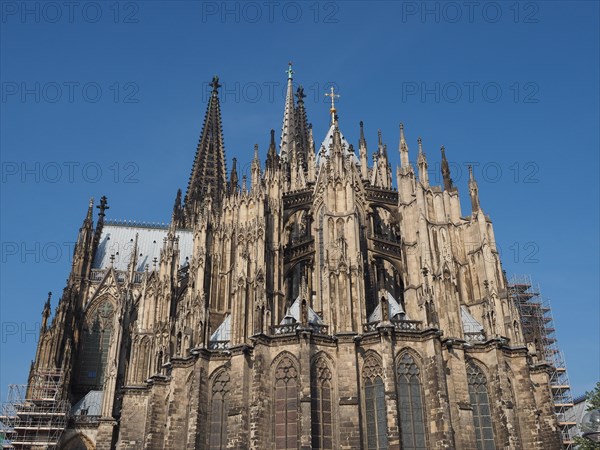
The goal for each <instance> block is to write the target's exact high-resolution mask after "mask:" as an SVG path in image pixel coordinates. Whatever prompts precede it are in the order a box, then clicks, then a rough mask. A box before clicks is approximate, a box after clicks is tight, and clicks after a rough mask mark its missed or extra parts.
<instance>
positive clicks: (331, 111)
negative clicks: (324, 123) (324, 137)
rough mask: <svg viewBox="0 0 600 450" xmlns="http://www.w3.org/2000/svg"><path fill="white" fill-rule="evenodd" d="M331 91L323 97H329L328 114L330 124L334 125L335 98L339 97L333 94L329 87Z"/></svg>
mask: <svg viewBox="0 0 600 450" xmlns="http://www.w3.org/2000/svg"><path fill="white" fill-rule="evenodd" d="M330 89H331V91H330V93H329V94H325V97H331V109H330V110H329V112H330V113H331V123H335V113H336V110H335V98H336V97H339V96H340V94H335V93H334V92H333V86H331V88H330Z"/></svg>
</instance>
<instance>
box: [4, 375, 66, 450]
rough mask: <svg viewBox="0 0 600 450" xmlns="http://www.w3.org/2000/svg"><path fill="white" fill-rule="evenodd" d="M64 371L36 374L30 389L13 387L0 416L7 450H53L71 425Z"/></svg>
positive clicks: (9, 389)
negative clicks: (65, 391)
mask: <svg viewBox="0 0 600 450" xmlns="http://www.w3.org/2000/svg"><path fill="white" fill-rule="evenodd" d="M63 386H64V382H63V373H62V371H60V370H40V371H37V372H34V373H33V374H32V376H31V379H30V381H29V384H28V385H18V384H11V385H9V386H8V398H7V401H6V403H4V404H3V405H2V411H1V412H0V439H1V440H0V442H1V443H2V448H3V449H32V450H52V449H56V448H58V441H59V439H60V437H61V435H62V432H63V431H64V429H65V427H66V425H67V418H68V412H69V403H68V401H66V400H65V396H64V389H63Z"/></svg>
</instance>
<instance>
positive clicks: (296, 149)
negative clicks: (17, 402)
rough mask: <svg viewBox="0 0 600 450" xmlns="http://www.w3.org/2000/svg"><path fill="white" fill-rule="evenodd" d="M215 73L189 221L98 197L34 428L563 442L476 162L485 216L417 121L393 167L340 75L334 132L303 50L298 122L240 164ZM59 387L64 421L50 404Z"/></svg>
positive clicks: (389, 445)
mask: <svg viewBox="0 0 600 450" xmlns="http://www.w3.org/2000/svg"><path fill="white" fill-rule="evenodd" d="M211 87H212V93H211V94H210V98H209V100H208V105H207V108H206V115H205V119H204V124H203V128H202V130H201V134H200V139H199V143H198V147H197V149H196V152H195V157H194V161H193V165H192V170H191V174H190V177H189V182H188V184H187V189H186V190H185V192H182V191H181V190H179V191H178V192H177V194H176V196H175V201H174V206H173V211H172V215H171V220H170V223H169V224H168V226H157V225H148V224H144V223H137V222H133V221H125V222H119V221H114V220H110V219H109V218H107V217H106V216H107V214H108V210H109V206H108V201H107V199H106V198H105V197H102V198H101V199H100V201H99V204H98V205H97V206H96V207H95V208H94V206H95V204H94V201H93V200H91V201H90V203H89V206H88V208H87V213H86V214H85V218H84V220H83V223H82V225H81V228H80V230H79V235H78V238H77V244H76V246H75V250H74V256H73V261H72V268H71V272H70V274H69V278H68V281H67V284H66V287H65V288H64V291H63V292H62V295H61V297H60V299H59V301H58V305H57V307H56V310H55V312H54V314H52V313H51V302H50V297H49V298H48V300H47V302H46V303H45V305H44V308H43V312H42V326H41V331H40V337H39V344H38V348H37V352H36V355H35V360H34V361H33V363H32V366H31V370H30V375H29V384H28V386H29V387H28V398H30V399H31V402H32V404H34V405H37V406H36V407H38V412H39V414H38V416H36V419H35V420H37V421H38V422H37V423H38V424H40V423H43V424H47V425H48V426H44V427H42V426H40V427H38V429H37V430H36V433H37V434H36V439H38V440H37V441H36V442H38V444H37V445H36V444H31V443H30V444H26V441H27V438H26V434H27V431H26V430H25V431H23V430H21V431H19V430H17V431H16V432H15V433H16V435H15V436H14V437H13V440H12V441H13V446H14V447H15V448H33V449H38V448H39V449H42V448H59V449H65V450H73V449H78V450H79V449H86V450H90V449H98V450H101V449H106V450H108V449H119V450H134V449H136V450H137V449H140V450H141V449H148V450H160V449H174V450H179V449H186V450H192V449H198V450H204V449H206V450H209V449H210V450H217V449H219V450H224V449H240V450H241V449H255V450H290V449H302V450H309V449H323V450H326V449H328V450H334V449H336V450H337V449H348V450H350V449H365V450H383V449H389V450H426V449H431V450H433V449H456V450H508V449H524V450H558V449H560V448H562V446H561V437H560V433H559V431H558V426H557V419H556V416H555V414H554V407H553V404H552V399H551V392H550V385H549V373H550V369H549V366H548V364H546V363H545V362H540V360H539V359H536V357H535V351H534V349H535V347H534V346H532V345H530V344H531V343H530V342H527V336H524V335H523V329H522V322H521V318H520V316H519V310H518V309H517V308H516V306H515V305H514V303H513V302H511V300H510V297H509V295H508V291H507V280H506V276H505V273H504V272H503V270H502V265H501V262H500V258H499V253H498V250H497V247H496V241H495V237H494V230H493V226H492V222H491V220H490V218H489V217H488V216H486V215H485V213H484V210H483V208H482V204H481V202H480V197H479V191H478V185H477V181H476V180H475V178H474V176H473V173H472V171H471V170H469V180H468V186H466V188H468V191H469V196H470V213H469V215H463V212H462V209H461V205H460V201H459V194H458V190H457V187H456V186H455V185H454V184H453V181H452V178H451V173H450V168H449V164H448V161H447V159H446V155H445V150H444V147H442V148H441V175H442V179H443V185H442V186H435V185H431V184H430V182H429V179H428V174H429V172H428V163H427V157H426V155H425V150H424V144H423V142H422V141H421V138H419V139H418V140H417V141H416V142H417V145H416V147H417V148H416V152H415V154H416V165H413V164H412V163H411V161H410V153H409V145H408V143H407V140H406V137H405V130H404V126H403V125H402V124H400V130H399V138H398V141H399V145H398V150H397V151H398V152H399V157H400V166H399V167H397V168H394V170H393V169H392V166H391V163H390V162H389V151H390V150H389V149H388V147H387V145H386V144H385V143H384V141H383V138H382V134H381V132H379V133H378V136H377V142H376V143H375V144H371V148H370V149H369V147H368V145H367V139H366V137H365V135H366V133H365V130H364V127H363V123H362V122H361V123H360V138H359V140H358V142H357V143H356V146H355V145H353V144H351V143H349V142H348V141H347V140H346V138H345V137H344V134H343V133H342V128H344V126H348V125H344V123H343V120H340V118H339V117H338V114H337V111H336V105H335V100H336V97H337V94H335V93H334V92H333V89H332V90H331V92H330V93H328V94H326V95H328V96H329V99H328V100H327V102H328V103H329V101H330V102H331V107H330V113H331V115H330V119H329V120H330V123H329V129H328V131H327V134H326V135H325V136H323V137H322V141H321V139H320V138H321V137H320V136H317V137H316V138H317V141H316V142H315V136H313V130H312V125H311V124H310V123H309V122H308V119H307V112H306V109H305V104H304V98H305V95H304V93H303V89H302V87H298V88H297V89H296V90H295V89H294V83H293V71H292V68H291V65H290V66H289V68H288V71H287V94H286V99H285V105H284V110H283V126H282V130H281V136H280V137H279V136H278V138H279V139H276V136H275V131H274V130H271V132H270V144H269V146H268V150H267V154H266V161H264V163H263V162H261V160H260V158H259V150H258V146H257V145H256V146H254V157H253V159H252V163H251V169H250V176H249V179H247V178H246V177H245V176H244V177H241V179H240V178H238V173H237V168H236V160H235V158H234V159H233V166H232V168H231V170H230V171H229V172H228V171H227V169H226V156H225V148H224V144H223V130H222V122H221V109H220V102H219V88H220V85H219V79H218V78H217V77H214V78H213V80H212V84H211ZM413 151H414V150H413ZM96 208H97V209H98V214H97V217H94V216H95V210H96ZM83 211H85V208H82V212H83ZM49 386H50V387H51V389H50V388H49ZM36 398H37V399H38V400H35V399H36ZM35 402H37V403H35ZM57 402H62V403H61V404H65V405H68V406H67V407H66V408H67V409H66V410H65V411H66V412H65V413H64V420H63V422H62V424H61V425H56V426H55V428H56V430H55V431H56V432H55V433H54V434H53V433H52V432H51V431H48V430H50V429H52V427H53V425H52V424H53V423H56V422H53V420H54V419H47V418H46V419H44V418H43V417H42V413H41V412H40V411H41V410H42V409H43V408H44V407H45V408H47V409H46V410H45V411H48V410H49V409H48V408H51V407H55V408H58V407H57V406H56V404H57ZM52 405H54V406H52ZM32 408H33V407H32ZM58 410H59V409H55V411H58ZM31 414H33V413H31ZM56 414H59V413H56ZM59 415H60V414H59ZM44 417H45V416H44ZM45 420H47V422H44V421H45ZM44 430H46V431H44ZM19 433H20V434H19ZM53 436H54V437H53ZM53 439H54V440H55V442H54V441H53ZM43 441H45V443H44V442H43ZM19 442H21V444H19ZM19 445H20V446H19Z"/></svg>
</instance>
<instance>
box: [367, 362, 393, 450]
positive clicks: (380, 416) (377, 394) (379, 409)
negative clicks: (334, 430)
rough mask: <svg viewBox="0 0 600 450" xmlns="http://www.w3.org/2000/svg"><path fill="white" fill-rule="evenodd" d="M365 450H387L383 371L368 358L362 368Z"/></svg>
mask: <svg viewBox="0 0 600 450" xmlns="http://www.w3.org/2000/svg"><path fill="white" fill-rule="evenodd" d="M363 382H364V386H365V387H364V389H365V419H366V435H367V450H387V448H388V439H387V422H386V410H385V389H384V386H383V370H382V368H381V365H380V364H379V362H378V361H377V360H376V359H375V358H373V357H368V358H367V360H366V361H365V365H364V367H363Z"/></svg>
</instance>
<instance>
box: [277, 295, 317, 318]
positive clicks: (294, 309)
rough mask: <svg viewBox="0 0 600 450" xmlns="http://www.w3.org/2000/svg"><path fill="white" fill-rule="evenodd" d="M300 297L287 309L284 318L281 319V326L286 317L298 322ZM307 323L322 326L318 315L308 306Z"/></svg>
mask: <svg viewBox="0 0 600 450" xmlns="http://www.w3.org/2000/svg"><path fill="white" fill-rule="evenodd" d="M300 303H301V300H300V296H298V297H296V300H295V301H294V303H292V305H291V306H290V307H289V309H288V311H287V314H286V315H285V317H284V318H283V320H282V321H281V325H283V324H284V323H285V319H286V317H290V316H291V317H293V318H294V319H295V320H296V322H300ZM308 323H311V324H315V323H316V324H319V325H321V324H323V321H322V320H321V318H320V317H319V315H318V314H317V313H316V312H315V311H314V310H313V309H312V308H311V307H310V306H309V307H308Z"/></svg>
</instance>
